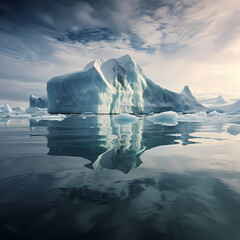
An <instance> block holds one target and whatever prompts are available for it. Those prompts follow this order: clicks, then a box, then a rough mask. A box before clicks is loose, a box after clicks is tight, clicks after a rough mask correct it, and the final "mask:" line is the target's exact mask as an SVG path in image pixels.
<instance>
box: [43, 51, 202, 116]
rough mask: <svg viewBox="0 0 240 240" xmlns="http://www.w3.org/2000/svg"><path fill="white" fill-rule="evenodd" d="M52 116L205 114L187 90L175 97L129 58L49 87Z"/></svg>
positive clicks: (100, 63) (98, 64)
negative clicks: (199, 112)
mask: <svg viewBox="0 0 240 240" xmlns="http://www.w3.org/2000/svg"><path fill="white" fill-rule="evenodd" d="M47 95H48V112H49V113H64V114H71V113H83V112H92V113H97V114H119V113H134V114H139V113H150V112H154V113H159V112H163V111H170V110H172V111H184V112H185V111H187V112H188V111H189V112H195V111H204V110H206V108H205V107H204V106H203V105H201V104H200V103H199V102H198V101H197V100H196V99H195V98H194V96H193V95H192V94H191V91H190V89H189V88H188V87H185V88H184V90H183V91H182V92H181V93H175V92H172V91H169V90H167V89H165V88H162V87H160V86H159V85H157V84H155V83H154V82H153V81H151V80H150V79H149V78H147V77H146V76H145V74H144V73H143V70H142V68H141V67H140V66H139V64H137V63H136V62H135V61H134V60H133V59H132V58H131V57H130V56H129V55H125V56H122V57H120V58H112V59H109V60H103V59H97V60H95V61H92V62H91V63H89V64H88V65H87V66H86V67H85V68H84V69H83V70H82V71H80V72H76V73H71V74H68V75H63V76H59V77H54V78H52V79H50V80H49V81H48V83H47Z"/></svg>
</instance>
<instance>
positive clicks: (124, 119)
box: [113, 113, 138, 125]
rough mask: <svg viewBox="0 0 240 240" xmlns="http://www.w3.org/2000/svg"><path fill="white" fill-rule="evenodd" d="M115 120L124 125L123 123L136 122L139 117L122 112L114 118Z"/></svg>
mask: <svg viewBox="0 0 240 240" xmlns="http://www.w3.org/2000/svg"><path fill="white" fill-rule="evenodd" d="M113 120H114V122H116V123H117V124H120V125H123V124H131V123H136V122H137V121H138V118H137V117H136V116H133V115H130V114H127V113H122V114H119V115H117V116H115V117H114V118H113Z"/></svg>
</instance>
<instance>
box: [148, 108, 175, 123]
mask: <svg viewBox="0 0 240 240" xmlns="http://www.w3.org/2000/svg"><path fill="white" fill-rule="evenodd" d="M147 120H148V121H150V122H152V123H154V124H161V125H165V126H176V125H177V124H178V122H177V113H176V112H173V111H168V112H162V113H159V114H154V115H153V116H150V117H147Z"/></svg>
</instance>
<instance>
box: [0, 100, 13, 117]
mask: <svg viewBox="0 0 240 240" xmlns="http://www.w3.org/2000/svg"><path fill="white" fill-rule="evenodd" d="M11 112H12V109H11V108H10V107H9V105H8V104H5V103H3V104H0V116H5V115H7V114H10V113H11Z"/></svg>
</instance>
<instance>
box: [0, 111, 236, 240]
mask: <svg viewBox="0 0 240 240" xmlns="http://www.w3.org/2000/svg"><path fill="white" fill-rule="evenodd" d="M138 118H139V121H138V122H137V123H134V124H127V125H119V124H117V123H115V122H114V121H113V117H112V116H94V115H89V116H86V117H84V118H82V117H80V116H78V115H75V116H69V117H67V118H66V119H64V120H61V121H56V120H40V121H36V120H33V119H32V120H27V119H22V120H21V119H2V120H1V121H0V239H3V240H5V239H7V240H8V239H21V240H22V239H23V240H28V239H31V240H35V239H37V240H40V239H44V240H46V239H51V240H52V239H69V240H71V239H84V240H85V239H86V240H88V239H98V240H101V239H104V240H115V239H119V240H122V239H124V240H127V239H131V240H135V239H136V240H137V239H141V240H142V239H144V240H145V239H158V240H159V239H164V240H175V239H176V240H179V239H180V240H205V239H209V240H210V239H211V240H213V239H214V240H221V239H224V240H226V239H229V240H239V239H240V134H238V132H237V131H235V130H234V129H238V126H239V122H235V123H227V122H221V121H219V122H216V121H215V122H204V123H201V122H180V123H179V124H178V125H176V126H163V125H158V124H153V123H151V122H149V121H148V120H147V119H146V117H144V116H138ZM233 126H234V127H233ZM229 129H230V130H229ZM231 129H233V130H234V131H233V130H232V131H231Z"/></svg>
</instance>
